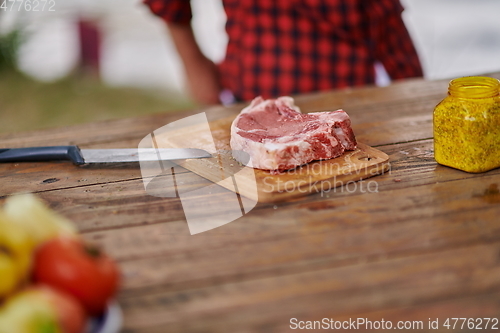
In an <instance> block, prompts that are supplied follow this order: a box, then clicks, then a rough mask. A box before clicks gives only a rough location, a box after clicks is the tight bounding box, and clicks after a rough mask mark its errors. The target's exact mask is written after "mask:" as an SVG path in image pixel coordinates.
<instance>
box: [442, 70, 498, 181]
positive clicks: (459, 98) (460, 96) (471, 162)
mask: <svg viewBox="0 0 500 333" xmlns="http://www.w3.org/2000/svg"><path fill="white" fill-rule="evenodd" d="M499 92H500V81H498V80H497V79H495V78H491V77H481V76H469V77H462V78H458V79H454V80H452V81H451V82H450V84H449V87H448V96H447V97H446V98H444V99H443V100H442V101H441V102H440V103H439V104H438V105H437V106H436V108H435V109H434V158H435V159H436V162H438V163H439V164H442V165H446V166H449V167H453V168H456V169H460V170H463V171H467V172H485V171H488V170H491V169H495V168H498V167H500V95H499Z"/></svg>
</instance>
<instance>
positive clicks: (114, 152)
mask: <svg viewBox="0 0 500 333" xmlns="http://www.w3.org/2000/svg"><path fill="white" fill-rule="evenodd" d="M210 157H212V154H210V153H209V152H207V151H206V150H203V149H198V148H137V149H135V148H124V149H80V148H79V147H78V146H46V147H29V148H4V149H0V162H30V161H31V162H36V161H61V160H68V161H72V162H73V163H74V164H76V165H81V164H89V163H124V162H125V163H126V162H140V161H172V160H183V159H190V158H210Z"/></svg>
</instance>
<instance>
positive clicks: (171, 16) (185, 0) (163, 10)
mask: <svg viewBox="0 0 500 333" xmlns="http://www.w3.org/2000/svg"><path fill="white" fill-rule="evenodd" d="M143 2H144V4H146V5H147V6H148V7H149V9H150V10H151V12H153V14H155V15H156V16H159V17H161V18H162V19H163V20H164V21H166V22H170V23H180V24H188V23H189V22H191V18H192V17H193V13H192V12H191V3H190V1H189V0H143Z"/></svg>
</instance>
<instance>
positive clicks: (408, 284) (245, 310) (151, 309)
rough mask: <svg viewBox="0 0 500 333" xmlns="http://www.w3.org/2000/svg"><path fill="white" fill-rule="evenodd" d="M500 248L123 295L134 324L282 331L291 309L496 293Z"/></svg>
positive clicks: (354, 308) (331, 309)
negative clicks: (177, 289)
mask: <svg viewBox="0 0 500 333" xmlns="http://www.w3.org/2000/svg"><path fill="white" fill-rule="evenodd" d="M499 251H500V244H499V243H498V242H496V243H492V244H484V245H476V246H469V247H464V248H461V249H454V250H452V251H443V252H439V253H431V254H425V255H419V256H414V257H405V258H395V259H387V260H381V261H375V262H363V261H362V260H361V261H360V264H359V265H351V266H346V267H338V268H332V269H324V270H320V271H312V272H302V273H299V274H293V275H286V276H279V277H270V278H263V279H259V280H251V281H243V282H235V283H226V284H220V285H216V286H211V287H206V288H197V289H189V290H182V291H174V292H164V293H156V294H151V295H146V294H142V295H134V296H132V297H126V296H122V297H121V298H120V301H121V304H122V306H123V308H124V311H125V312H126V313H127V316H126V317H125V328H126V329H130V330H134V329H139V328H140V329H141V331H146V332H147V331H150V332H159V331H161V329H166V328H168V330H169V331H171V332H181V331H182V332H196V331H200V330H203V331H205V332H228V331H230V332H239V331H242V332H245V331H262V330H263V331H266V332H267V331H270V332H271V331H283V329H284V328H286V327H287V326H288V324H289V320H290V318H291V317H297V318H298V317H311V316H314V315H315V314H317V313H328V314H329V316H332V317H336V316H339V317H340V316H344V317H345V316H348V315H350V314H355V313H363V312H370V311H374V310H383V309H394V308H399V307H409V306H419V305H421V304H429V303H430V302H432V303H437V302H443V301H447V300H449V299H453V298H458V297H467V296H477V295H485V294H488V293H491V292H496V293H498V291H499V290H500V282H499V280H498V278H497V277H498V274H500V266H499V265H498V253H499ZM193 269H194V268H193ZM429 316H431V314H430V313H429ZM193 318H196V320H193ZM273 329H274V330H273ZM276 329H277V330H276Z"/></svg>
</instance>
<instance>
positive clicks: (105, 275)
mask: <svg viewBox="0 0 500 333" xmlns="http://www.w3.org/2000/svg"><path fill="white" fill-rule="evenodd" d="M118 276H119V272H118V267H117V265H116V264H115V262H114V261H113V260H112V259H111V258H110V257H108V256H107V255H106V254H104V253H103V252H101V251H99V249H97V248H96V247H92V246H90V245H87V244H85V243H84V242H83V241H82V240H80V239H78V238H54V239H52V240H50V241H48V242H47V243H44V244H42V246H41V247H40V248H39V249H38V250H37V251H36V254H35V266H34V279H35V281H36V282H40V283H44V284H48V285H50V286H53V287H54V288H57V289H61V290H63V291H65V292H67V293H69V294H71V295H73V296H74V297H75V298H76V299H78V300H79V301H80V302H81V304H82V305H83V307H84V308H85V309H86V310H87V313H88V314H89V315H91V316H96V315H100V314H102V313H103V312H104V310H105V309H106V306H107V303H108V302H109V300H110V299H111V298H113V296H114V295H115V293H116V291H117V287H118Z"/></svg>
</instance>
